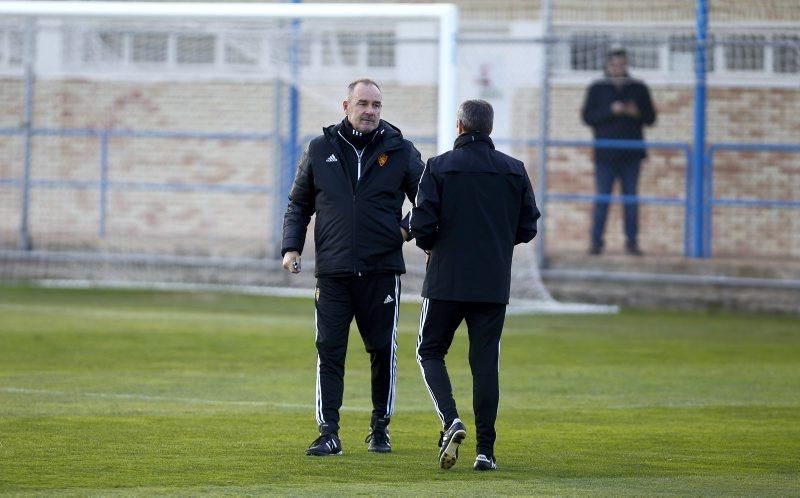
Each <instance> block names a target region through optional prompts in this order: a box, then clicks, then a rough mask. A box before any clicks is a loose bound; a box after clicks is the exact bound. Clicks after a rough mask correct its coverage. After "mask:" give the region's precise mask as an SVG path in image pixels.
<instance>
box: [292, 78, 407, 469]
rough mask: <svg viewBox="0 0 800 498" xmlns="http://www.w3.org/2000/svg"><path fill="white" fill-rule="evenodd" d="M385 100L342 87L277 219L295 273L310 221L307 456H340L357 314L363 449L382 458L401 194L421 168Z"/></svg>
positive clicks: (403, 234) (377, 93) (393, 348)
mask: <svg viewBox="0 0 800 498" xmlns="http://www.w3.org/2000/svg"><path fill="white" fill-rule="evenodd" d="M382 100H383V99H382V95H381V90H380V88H379V87H378V84H377V83H375V82H374V81H372V80H370V79H359V80H356V81H354V82H352V83H350V85H349V86H348V87H347V99H346V100H345V101H344V102H343V108H344V114H345V118H344V119H343V120H342V122H341V123H339V124H336V125H331V126H328V127H327V128H324V129H323V134H322V135H320V136H318V137H317V138H315V139H314V140H312V141H311V143H310V144H309V146H308V149H307V150H306V151H305V153H304V154H303V156H302V158H301V159H300V164H299V166H298V168H297V175H296V177H295V180H294V185H293V186H292V190H291V192H290V194H289V205H288V207H287V209H286V216H285V217H284V221H283V243H282V249H281V253H282V254H283V267H284V268H286V269H287V270H288V271H289V272H291V273H299V272H300V270H301V264H300V254H301V253H302V252H303V246H304V245H305V238H306V229H307V227H308V223H309V221H310V219H311V215H313V214H316V216H317V218H316V224H315V226H314V241H315V248H316V272H315V276H316V277H317V288H316V298H315V305H316V329H317V330H316V347H317V389H316V418H317V424H318V427H319V437H318V438H317V439H315V440H314V442H312V443H311V446H309V448H308V449H307V450H306V454H307V455H315V456H327V455H340V454H341V453H342V444H341V440H340V439H339V409H340V408H341V406H342V396H343V393H344V367H345V354H346V353H347V339H348V335H349V332H350V323H351V322H352V321H353V318H354V317H355V320H356V324H357V325H358V330H359V332H360V334H361V338H362V340H363V341H364V346H365V348H366V350H367V352H368V353H369V355H370V365H371V371H372V384H371V388H372V407H373V409H372V419H371V422H370V430H369V434H368V436H367V439H366V441H365V442H367V443H369V447H368V449H369V451H373V452H379V453H388V452H390V451H391V449H392V447H391V441H390V439H389V431H388V429H387V426H388V425H389V422H390V420H391V416H392V412H393V410H394V397H395V382H396V378H397V356H396V353H397V318H398V312H399V309H400V274H402V273H405V264H404V262H403V252H402V246H403V242H405V241H406V240H408V231H407V230H408V225H407V221H406V226H405V227H404V228H403V227H401V224H402V220H401V218H402V207H403V202H404V198H405V197H406V196H407V197H408V198H409V199H410V200H412V201H413V199H414V197H415V196H416V194H417V185H418V183H419V177H420V175H421V174H422V169H423V163H422V160H421V158H420V153H419V152H418V151H417V149H416V148H414V146H413V145H412V144H411V142H409V141H408V140H405V139H404V138H403V135H402V134H401V133H400V130H399V129H397V128H395V127H394V126H392V125H391V124H389V123H387V122H386V121H383V120H381V118H380V117H381V106H382Z"/></svg>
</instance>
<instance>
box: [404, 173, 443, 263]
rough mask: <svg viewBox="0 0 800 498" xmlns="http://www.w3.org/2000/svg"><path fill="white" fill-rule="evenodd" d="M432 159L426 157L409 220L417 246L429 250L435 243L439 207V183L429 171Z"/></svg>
mask: <svg viewBox="0 0 800 498" xmlns="http://www.w3.org/2000/svg"><path fill="white" fill-rule="evenodd" d="M432 161H433V160H432V159H428V163H427V164H426V165H425V169H424V170H423V172H422V177H420V180H419V188H418V190H417V196H416V200H415V201H414V208H413V209H412V210H411V218H410V220H409V228H410V233H411V236H412V237H414V238H416V241H417V247H419V248H420V249H422V250H425V251H430V250H431V249H433V246H434V245H435V244H436V236H437V234H438V231H439V210H440V208H441V199H440V196H439V185H438V184H437V181H436V177H435V176H434V174H433V173H432V172H431V166H432Z"/></svg>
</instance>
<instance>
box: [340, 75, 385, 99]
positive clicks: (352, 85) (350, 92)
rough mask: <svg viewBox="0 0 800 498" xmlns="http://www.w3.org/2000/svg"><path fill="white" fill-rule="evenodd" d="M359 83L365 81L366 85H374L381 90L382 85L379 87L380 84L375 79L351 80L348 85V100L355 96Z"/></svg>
mask: <svg viewBox="0 0 800 498" xmlns="http://www.w3.org/2000/svg"><path fill="white" fill-rule="evenodd" d="M359 83H363V84H365V85H372V86H374V87H375V88H377V89H378V91H380V90H381V87H379V86H378V84H377V83H375V81H374V80H371V79H369V78H359V79H357V80H355V81H353V82H351V83H350V84H349V85H347V100H350V99H351V98H353V91H354V90H355V89H356V86H358V84H359Z"/></svg>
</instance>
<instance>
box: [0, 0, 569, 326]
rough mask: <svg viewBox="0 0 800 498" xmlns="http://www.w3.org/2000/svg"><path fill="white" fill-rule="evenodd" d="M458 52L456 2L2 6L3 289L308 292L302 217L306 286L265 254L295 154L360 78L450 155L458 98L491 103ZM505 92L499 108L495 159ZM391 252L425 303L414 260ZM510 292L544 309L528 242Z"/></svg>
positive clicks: (427, 148) (408, 289) (402, 123)
mask: <svg viewBox="0 0 800 498" xmlns="http://www.w3.org/2000/svg"><path fill="white" fill-rule="evenodd" d="M21 40H24V41H21ZM461 42H462V41H460V40H459V10H458V8H457V7H456V6H455V5H451V4H433V3H420V4H402V3H399V4H393V3H359V4H354V3H203V2H199V3H192V2H103V1H98V2H94V1H91V2H75V1H63V2H60V1H36V2H24V1H2V2H0V93H2V94H3V95H4V97H6V96H7V98H4V99H3V101H0V278H3V279H10V280H27V281H49V282H54V281H63V282H66V281H68V282H70V284H72V285H74V284H76V283H79V282H86V283H88V284H90V285H95V284H96V285H123V286H131V287H136V286H162V287H163V286H167V287H169V286H174V287H178V288H190V287H191V286H200V287H198V288H201V287H204V288H216V286H223V287H230V288H239V289H242V290H247V291H248V292H252V291H253V289H261V290H266V291H268V292H274V291H275V289H278V291H283V292H290V293H292V292H297V291H298V289H303V291H305V290H307V289H310V288H313V285H314V280H313V270H314V258H313V255H314V250H313V248H314V241H313V233H314V229H313V223H314V220H313V219H312V222H311V223H312V226H310V227H309V237H308V240H307V243H306V251H305V252H304V265H303V266H304V271H303V273H302V274H301V275H300V276H291V275H288V274H286V272H285V271H282V268H281V267H280V263H279V261H280V260H279V255H278V252H279V251H278V249H279V247H280V235H281V228H282V222H283V213H284V210H285V208H286V194H287V193H288V190H289V188H290V186H291V183H292V180H293V172H294V169H295V168H296V161H297V159H298V158H297V150H298V149H299V148H302V147H303V146H304V145H305V144H306V143H307V142H308V141H309V140H310V139H311V138H313V137H314V136H317V135H319V133H320V128H321V126H325V125H328V124H331V123H335V122H337V121H338V120H341V119H342V118H343V116H342V101H343V99H344V98H345V95H346V86H347V84H348V83H350V82H351V81H353V80H355V79H357V78H360V77H370V78H372V79H374V80H376V81H378V82H379V83H380V84H381V88H382V90H383V95H384V103H383V104H384V105H383V113H382V114H383V117H384V118H385V119H386V120H387V121H389V122H391V123H392V124H394V125H396V126H398V127H399V128H400V129H401V130H402V131H403V135H404V136H405V137H406V138H408V139H409V140H411V141H412V142H413V143H414V144H415V146H416V147H417V148H418V149H419V150H420V152H421V154H422V156H423V157H424V158H427V157H431V156H433V155H435V154H437V153H442V152H445V151H447V150H450V149H451V147H452V144H453V142H454V140H455V134H456V127H455V119H456V109H457V103H458V102H459V101H460V99H467V98H475V97H481V98H483V97H484V96H483V95H482V94H481V93H480V92H479V91H478V88H483V90H491V89H490V88H488V87H483V86H481V83H480V82H478V81H477V80H475V78H473V77H470V76H466V75H465V76H463V77H459V76H458V72H459V68H461V69H464V68H469V69H470V70H471V71H473V70H475V69H476V67H475V66H474V64H472V62H473V61H471V59H472V57H473V55H474V49H475V48H477V46H476V45H474V44H473V45H472V47H471V48H473V50H470V53H469V54H462V55H461V56H459V54H458V45H459V43H461ZM23 45H24V49H23V48H21V47H22V46H23ZM480 50H481V51H482V52H481V53H482V58H483V59H485V58H486V57H494V56H496V55H497V52H496V49H492V45H487V46H482V48H481V49H480ZM520 50H522V49H519V48H518V50H517V51H515V52H513V53H505V54H504V58H505V60H511V59H512V58H516V57H517V54H518V53H519V52H520ZM470 64H472V65H470ZM518 66H524V68H522V69H524V71H525V72H524V73H519V74H518V73H517V72H514V73H513V75H509V78H511V77H512V76H513V77H514V78H517V80H518V82H519V81H527V79H526V78H527V76H528V75H529V72H530V71H533V69H532V67H533V66H530V67H529V65H523V64H518ZM480 81H483V80H482V79H480ZM510 82H511V80H510V79H509V80H506V79H503V80H501V81H498V84H499V85H500V86H501V87H503V88H506V87H507V86H508V84H509V83H510ZM512 95H513V96H514V97H513V99H512ZM516 96H518V97H519V99H525V94H524V92H523V93H519V92H516V91H514V92H511V91H510V92H509V98H508V99H506V100H505V101H503V102H502V103H500V102H497V103H493V105H495V109H496V116H497V115H498V114H497V109H499V108H500V106H502V107H503V115H504V116H505V119H503V120H502V121H503V123H502V124H503V126H499V125H500V124H501V123H500V121H501V120H499V119H496V121H495V125H496V127H495V130H496V133H494V134H493V138H497V143H498V144H500V147H502V148H508V147H512V145H510V144H513V143H517V142H519V140H515V135H513V134H509V133H511V132H513V131H514V130H515V129H517V128H516V127H511V126H509V122H510V120H511V118H512V117H513V116H515V114H514V112H513V110H514V109H516V104H517V103H519V102H522V100H519V101H518V100H517V97H516ZM487 98H488V97H487ZM520 128H521V129H524V128H526V127H525V126H523V127H520ZM507 150H509V152H510V153H512V154H515V155H516V153H515V150H513V149H507ZM525 162H526V164H527V165H528V167H529V168H532V167H533V166H532V164H533V163H535V162H532V161H530V160H529V159H526V160H525ZM537 194H539V195H541V194H542V193H541V192H539V191H538V190H537ZM539 200H540V201H541V198H540V199H539ZM408 208H410V203H408V202H407V203H406V206H405V208H404V210H407V209H408ZM28 238H30V240H29V241H28ZM23 239H24V240H25V243H21V241H23ZM404 255H405V259H406V266H407V270H408V271H407V274H406V275H405V276H404V279H403V287H404V294H405V295H406V297H412V296H415V295H416V296H419V291H420V288H421V285H422V281H423V279H424V273H425V258H424V254H423V253H422V252H421V251H419V250H418V249H417V248H416V247H415V246H414V244H406V245H405V247H404ZM275 292H277V291H275ZM512 295H513V297H514V298H515V299H521V300H525V301H528V302H531V301H535V302H537V303H540V304H546V305H547V306H549V307H550V308H552V307H553V305H555V304H558V303H556V302H555V300H554V299H553V298H552V297H551V296H550V294H549V293H548V291H547V289H546V287H545V286H544V285H543V283H542V280H541V276H540V274H539V271H538V266H537V264H536V261H535V258H534V257H533V251H532V249H531V247H530V246H529V245H525V246H519V247H517V249H516V250H515V258H514V269H513V272H512ZM558 309H560V310H562V311H564V309H563V308H558ZM566 311H569V310H566Z"/></svg>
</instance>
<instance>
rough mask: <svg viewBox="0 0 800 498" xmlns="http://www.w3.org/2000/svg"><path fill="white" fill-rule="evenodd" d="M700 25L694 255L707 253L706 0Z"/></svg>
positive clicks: (701, 7) (702, 2)
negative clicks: (705, 175) (705, 170)
mask: <svg viewBox="0 0 800 498" xmlns="http://www.w3.org/2000/svg"><path fill="white" fill-rule="evenodd" d="M695 15H696V16H697V19H696V21H697V28H696V35H695V37H696V41H697V44H696V46H695V55H694V60H695V64H694V73H695V84H694V146H693V153H694V154H693V156H694V160H693V161H692V167H693V168H694V175H693V178H694V181H693V182H692V183H693V185H692V188H693V193H694V196H693V203H692V204H693V210H694V223H693V225H692V228H693V229H692V254H691V256H692V257H694V258H702V257H706V256H708V254H707V251H706V250H705V249H706V244H705V241H704V238H705V237H704V223H705V222H704V219H705V211H706V201H705V178H704V173H705V172H704V168H705V152H706V151H705V148H706V143H705V140H706V40H707V36H706V35H707V32H708V5H707V3H706V0H697V4H696V14H695Z"/></svg>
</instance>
